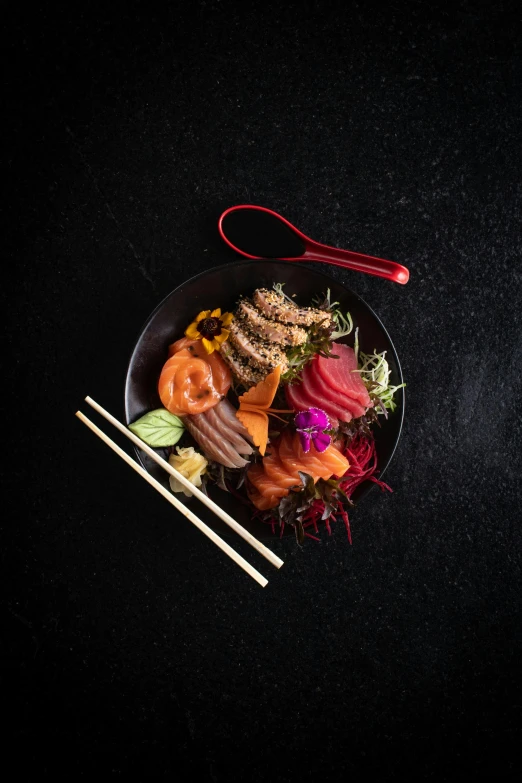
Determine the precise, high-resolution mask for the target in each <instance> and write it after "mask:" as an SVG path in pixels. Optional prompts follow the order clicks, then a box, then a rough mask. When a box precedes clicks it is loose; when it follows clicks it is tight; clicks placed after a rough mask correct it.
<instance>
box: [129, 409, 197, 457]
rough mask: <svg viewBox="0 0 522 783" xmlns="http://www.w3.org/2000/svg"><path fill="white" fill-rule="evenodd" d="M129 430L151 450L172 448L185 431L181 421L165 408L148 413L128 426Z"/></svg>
mask: <svg viewBox="0 0 522 783" xmlns="http://www.w3.org/2000/svg"><path fill="white" fill-rule="evenodd" d="M129 429H130V430H131V431H132V432H133V433H134V434H135V435H137V436H138V438H141V440H143V441H145V443H146V444H147V445H148V446H152V448H153V449H161V448H167V447H168V446H174V445H175V444H176V443H177V442H178V441H179V439H180V438H181V436H182V435H183V432H184V431H185V427H184V426H183V422H182V421H181V419H180V418H178V416H174V415H173V414H172V413H169V411H167V410H165V408H158V409H157V410H155V411H149V412H148V413H146V414H145V415H144V416H142V417H141V418H140V419H137V420H136V421H135V422H133V423H132V424H129Z"/></svg>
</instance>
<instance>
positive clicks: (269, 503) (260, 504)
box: [248, 487, 281, 511]
mask: <svg viewBox="0 0 522 783" xmlns="http://www.w3.org/2000/svg"><path fill="white" fill-rule="evenodd" d="M248 497H249V498H250V500H251V501H252V503H253V504H254V506H255V507H256V508H257V509H259V511H268V509H269V508H274V507H275V506H277V505H278V504H279V501H280V500H281V498H278V497H275V496H274V495H271V496H269V497H266V496H265V495H261V494H260V493H259V492H258V491H257V489H254V488H253V487H252V488H251V489H250V490H249V491H248Z"/></svg>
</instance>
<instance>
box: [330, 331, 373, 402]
mask: <svg viewBox="0 0 522 783" xmlns="http://www.w3.org/2000/svg"><path fill="white" fill-rule="evenodd" d="M333 356H338V357H339V358H338V359H333V358H328V359H327V358H325V357H324V356H318V357H317V368H318V370H319V373H320V375H321V377H322V378H323V380H324V381H326V383H327V384H328V385H329V386H331V387H332V389H335V390H336V391H338V392H342V393H343V394H346V395H347V396H348V397H353V398H354V399H355V400H357V402H359V403H360V404H361V405H363V406H364V407H365V408H370V407H372V403H371V401H370V396H369V394H368V390H367V389H366V386H365V385H364V383H363V382H362V380H361V376H360V375H359V373H357V372H353V370H356V369H357V359H356V358H355V353H354V350H353V348H350V346H349V345H341V343H332V357H333Z"/></svg>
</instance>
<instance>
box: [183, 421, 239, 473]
mask: <svg viewBox="0 0 522 783" xmlns="http://www.w3.org/2000/svg"><path fill="white" fill-rule="evenodd" d="M192 420H193V421H194V422H195V424H196V427H197V428H198V430H199V431H200V432H202V433H203V435H205V436H206V437H207V438H208V439H209V440H210V441H212V443H213V444H214V446H215V447H216V450H217V452H218V454H220V455H221V454H222V455H223V456H224V457H225V458H226V459H227V460H228V461H229V462H232V464H233V466H234V467H235V468H242V467H244V466H245V465H246V464H247V462H248V460H245V459H243V457H241V456H240V455H239V454H238V452H237V450H236V449H235V448H234V446H232V444H231V443H229V441H228V440H225V439H224V438H223V437H221V435H220V434H219V433H218V432H216V430H215V429H214V427H212V425H211V424H210V422H209V421H208V419H207V417H206V416H205V415H204V414H203V413H200V414H198V415H197V416H192ZM218 462H222V460H221V459H219V460H218ZM223 464H224V463H223Z"/></svg>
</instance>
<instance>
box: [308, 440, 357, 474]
mask: <svg viewBox="0 0 522 783" xmlns="http://www.w3.org/2000/svg"><path fill="white" fill-rule="evenodd" d="M312 448H313V446H312ZM319 456H320V457H321V459H322V460H323V462H324V465H325V467H327V468H328V469H329V470H330V476H329V478H331V477H332V476H338V477H340V476H344V474H345V473H346V471H347V470H348V468H349V467H350V463H349V462H348V460H347V459H346V457H345V456H343V454H341V452H340V451H339V449H337V448H336V447H335V446H328V448H327V449H326V451H323V452H321V454H320V455H319Z"/></svg>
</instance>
